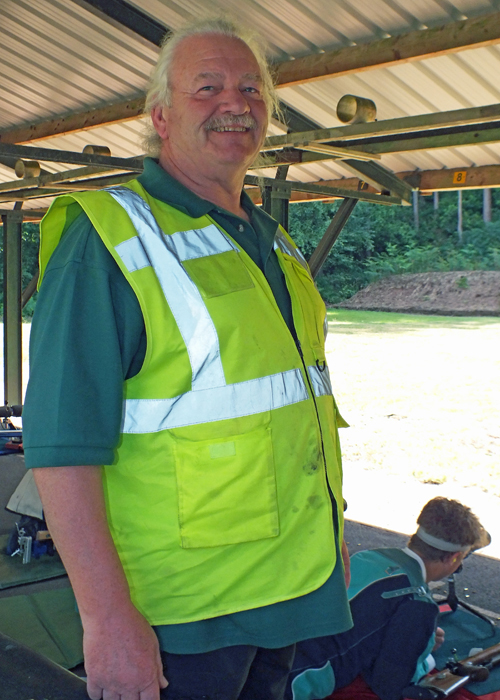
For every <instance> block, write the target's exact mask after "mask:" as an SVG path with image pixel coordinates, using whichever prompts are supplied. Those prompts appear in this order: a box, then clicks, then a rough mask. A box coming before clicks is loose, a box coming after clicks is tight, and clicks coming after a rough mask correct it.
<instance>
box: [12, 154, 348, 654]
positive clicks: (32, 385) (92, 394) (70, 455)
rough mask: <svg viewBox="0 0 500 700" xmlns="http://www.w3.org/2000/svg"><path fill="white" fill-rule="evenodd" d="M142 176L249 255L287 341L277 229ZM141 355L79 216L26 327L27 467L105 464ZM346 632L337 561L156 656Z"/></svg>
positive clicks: (164, 641)
mask: <svg viewBox="0 0 500 700" xmlns="http://www.w3.org/2000/svg"><path fill="white" fill-rule="evenodd" d="M144 166H145V167H144V172H143V173H142V174H141V175H140V176H139V178H138V179H139V181H140V182H141V184H142V185H143V186H144V188H145V189H146V190H147V191H148V193H149V194H150V195H152V196H153V197H154V198H156V199H159V200H161V201H164V202H167V203H168V204H171V205H172V206H174V207H176V208H177V209H180V210H182V211H184V212H186V213H187V214H189V215H190V216H192V217H193V218H198V217H200V216H203V215H204V214H208V215H209V216H211V217H212V218H213V219H214V220H215V221H216V222H217V223H218V224H220V226H221V227H222V228H223V229H224V230H225V231H227V233H228V234H229V235H230V236H231V237H232V238H234V240H235V241H236V242H237V243H238V245H240V246H241V247H242V248H243V249H244V250H245V251H246V252H247V253H248V255H250V257H251V258H252V260H253V261H254V262H255V263H256V264H257V265H258V266H259V267H260V269H261V270H262V272H263V273H264V275H265V277H266V279H267V281H268V284H269V286H270V288H271V290H272V292H273V294H274V297H275V299H276V302H277V304H278V307H279V308H280V310H281V313H282V314H283V317H284V319H285V321H286V323H287V325H288V327H289V329H290V332H291V333H292V334H294V328H293V319H292V311H291V302H290V297H289V294H288V291H287V288H286V283H285V279H284V276H283V273H282V271H281V268H280V266H279V263H278V259H277V257H276V254H275V252H274V249H273V242H274V235H275V232H276V227H277V224H276V221H274V220H273V219H272V218H271V217H269V216H268V215H267V214H266V213H265V212H264V211H263V210H262V209H260V208H258V207H256V206H255V205H254V204H253V203H252V202H251V200H250V199H249V197H248V196H247V195H246V194H245V193H243V194H242V200H241V203H242V206H243V208H244V210H245V212H246V213H247V214H248V216H249V219H250V222H247V221H245V220H244V219H241V218H240V217H238V216H235V215H233V214H231V213H229V212H227V211H225V210H223V209H220V208H218V207H216V206H215V205H214V204H212V203H211V202H208V201H206V200H203V199H201V198H200V197H197V196H196V195H195V194H194V193H192V192H191V191H190V190H188V189H187V188H185V187H184V186H183V185H181V184H180V183H179V182H178V181H177V180H175V179H174V178H172V177H171V176H170V175H168V173H166V172H165V171H164V170H163V168H161V167H160V166H159V165H158V164H157V163H156V162H155V161H154V160H151V159H149V158H147V159H146V160H145V163H144ZM145 350H146V334H145V328H144V320H143V316H142V312H141V310H140V307H139V303H138V301H137V298H136V296H135V294H134V292H133V291H132V289H131V287H130V285H129V284H128V282H127V281H126V280H125V278H124V277H123V275H122V273H121V271H120V269H119V268H118V266H117V264H116V263H115V261H114V260H113V258H112V256H111V255H110V254H109V252H108V250H107V249H106V247H105V246H104V244H103V242H102V241H101V239H100V237H99V235H98V234H97V232H96V231H95V229H94V228H93V226H92V224H91V223H90V221H89V219H88V218H87V216H86V215H85V214H81V215H80V216H79V217H78V218H77V219H76V220H75V221H74V222H73V223H72V224H71V226H69V227H68V229H67V230H66V231H65V233H64V235H63V237H62V239H61V242H60V244H59V245H58V247H57V249H56V250H55V252H54V254H53V255H52V257H51V259H50V261H49V264H48V266H47V270H46V272H45V276H44V282H43V285H42V287H41V289H40V293H39V296H38V300H37V306H36V311H35V316H34V318H33V324H32V329H31V341H30V381H29V385H28V390H27V393H26V400H25V406H24V410H23V442H24V449H25V459H26V465H27V467H28V468H33V467H46V466H52V467H53V466H78V465H82V464H91V465H101V464H112V462H113V459H114V450H115V448H116V446H117V444H118V440H119V435H120V426H121V418H122V397H123V381H124V379H128V378H130V377H133V376H134V375H135V374H137V372H138V371H139V369H140V368H141V365H142V362H143V360H144V356H145ZM53 407H57V410H54V409H53ZM335 520H336V518H335V517H334V521H335ZM166 594H168V591H166ZM350 626H351V620H350V613H349V606H348V602H347V596H346V593H345V587H344V584H343V570H342V565H341V564H340V556H339V564H338V566H336V567H335V571H334V572H333V574H332V576H331V577H330V579H329V580H328V581H327V582H326V583H325V584H324V585H323V586H321V587H320V588H319V589H318V590H316V591H314V592H313V593H309V594H308V595H305V596H302V597H300V598H296V599H294V600H290V601H284V602H281V603H276V604H274V605H270V606H266V607H263V608H258V609H255V610H247V611H243V612H239V613H234V614H232V615H225V616H222V617H218V618H213V619H209V620H202V621H198V622H190V623H184V624H178V625H162V626H158V627H156V628H155V630H156V633H157V635H158V638H159V640H160V647H161V648H162V649H163V650H165V651H170V652H172V653H200V652H205V651H211V650H213V649H217V648H222V647H225V646H233V645H237V644H251V645H256V646H262V647H271V648H276V647H282V646H288V645H289V644H292V643H293V642H296V641H299V640H302V639H307V638H310V637H318V636H323V635H327V634H336V633H338V632H341V631H344V630H345V629H348V628H349V627H350Z"/></svg>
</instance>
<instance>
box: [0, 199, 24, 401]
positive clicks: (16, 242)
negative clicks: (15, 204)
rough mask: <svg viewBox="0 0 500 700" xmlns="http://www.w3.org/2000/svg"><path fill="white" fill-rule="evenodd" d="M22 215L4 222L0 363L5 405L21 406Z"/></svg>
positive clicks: (8, 216) (7, 217)
mask: <svg viewBox="0 0 500 700" xmlns="http://www.w3.org/2000/svg"><path fill="white" fill-rule="evenodd" d="M22 222H23V215H22V213H21V212H18V211H12V212H9V213H8V214H5V215H3V216H2V223H3V362H4V402H5V403H6V404H7V403H9V404H11V405H12V404H22V325H21V324H22V305H21V281H22V280H21V240H22Z"/></svg>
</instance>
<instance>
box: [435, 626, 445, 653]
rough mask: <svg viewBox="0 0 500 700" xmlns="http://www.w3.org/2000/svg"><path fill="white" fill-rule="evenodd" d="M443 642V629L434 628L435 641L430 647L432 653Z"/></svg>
mask: <svg viewBox="0 0 500 700" xmlns="http://www.w3.org/2000/svg"><path fill="white" fill-rule="evenodd" d="M443 642H444V629H442V628H441V627H436V641H435V644H434V646H433V647H432V651H437V650H438V649H439V647H440V646H441V644H442V643H443Z"/></svg>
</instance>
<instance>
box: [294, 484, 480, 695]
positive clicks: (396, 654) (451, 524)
mask: <svg viewBox="0 0 500 700" xmlns="http://www.w3.org/2000/svg"><path fill="white" fill-rule="evenodd" d="M417 523H418V525H419V527H418V529H417V531H416V533H415V534H414V535H413V536H412V537H411V538H410V540H409V542H408V545H407V547H406V548H405V549H374V550H367V551H363V552H357V553H356V554H354V555H353V556H352V557H351V584H350V586H349V590H348V594H349V599H350V603H351V611H352V617H353V621H354V626H353V627H352V628H351V629H350V630H348V631H347V632H343V633H342V634H339V635H336V636H330V637H319V638H317V639H309V640H306V641H304V642H300V643H299V644H297V652H296V657H295V662H294V666H293V669H292V672H291V674H290V678H289V682H288V687H287V693H286V695H285V697H286V700H292V698H293V700H317V699H318V698H326V697H329V696H330V694H331V693H332V692H333V690H334V689H338V688H343V687H345V686H347V685H349V684H350V683H351V682H352V681H353V680H354V679H355V678H356V677H357V676H358V675H361V676H362V677H363V678H364V680H365V681H366V682H367V684H368V685H369V686H370V688H371V689H372V690H373V691H374V693H376V694H377V695H378V696H379V697H380V698H381V700H400V698H402V697H403V690H404V688H406V687H407V686H408V685H409V684H410V683H416V682H417V681H418V680H420V678H421V677H422V676H424V675H425V674H426V673H428V672H429V671H430V670H432V668H433V666H434V663H433V662H434V660H433V658H432V656H431V651H432V650H433V649H435V648H437V647H438V646H439V645H440V644H441V643H442V642H443V641H444V632H443V630H441V629H440V628H437V629H436V620H437V615H438V612H439V609H438V606H437V604H436V602H435V601H434V600H433V598H432V596H431V593H430V590H429V587H428V585H427V584H428V583H429V582H430V581H439V580H441V579H444V578H446V577H448V576H451V574H453V573H454V572H455V571H457V569H458V568H459V567H460V566H461V564H462V561H463V560H464V559H465V557H466V556H467V555H468V554H470V552H472V551H474V550H476V549H479V548H481V547H484V546H486V545H487V544H489V543H490V536H489V534H488V533H487V532H486V530H485V529H484V528H483V526H482V525H481V523H480V522H479V520H478V518H477V517H476V516H475V515H474V513H472V512H471V510H470V509H469V508H467V507H466V506H464V505H462V504H461V503H459V502H458V501H454V500H450V499H447V498H441V497H438V498H433V499H432V500H431V501H429V502H428V503H427V504H426V505H425V506H424V508H423V510H422V512H421V513H420V515H419V517H418V520H417ZM334 603H335V601H333V604H334Z"/></svg>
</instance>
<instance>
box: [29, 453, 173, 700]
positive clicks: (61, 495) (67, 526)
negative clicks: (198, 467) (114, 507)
mask: <svg viewBox="0 0 500 700" xmlns="http://www.w3.org/2000/svg"><path fill="white" fill-rule="evenodd" d="M33 473H34V477H35V482H36V485H37V487H38V491H39V492H40V497H41V499H42V503H43V507H44V513H45V518H46V520H47V524H48V526H49V530H50V533H51V535H52V538H53V540H54V542H55V544H56V546H57V549H58V552H59V554H60V555H61V558H62V560H63V562H64V566H65V567H66V571H67V572H68V575H69V578H70V581H71V585H72V587H73V590H74V592H75V596H76V600H77V603H78V609H79V611H80V615H81V618H82V623H83V630H84V633H83V651H84V657H85V669H86V672H87V677H88V682H87V692H88V694H89V696H90V698H91V700H100V698H103V700H159V698H160V688H166V686H167V681H166V680H165V678H164V676H163V670H162V664H161V659H160V652H159V648H158V640H157V639H156V635H155V633H154V631H153V630H152V628H151V626H150V625H149V624H148V622H147V621H146V620H145V618H144V617H143V616H142V615H141V614H140V613H139V611H138V610H137V608H136V607H135V606H134V605H133V604H132V602H131V600H130V591H129V587H128V583H127V580H126V578H125V574H124V571H123V567H122V564H121V562H120V559H119V557H118V553H117V551H116V547H115V545H114V542H113V540H112V538H111V533H110V531H109V527H108V522H107V518H106V506H105V503H104V493H103V487H102V476H101V469H100V467H94V466H80V467H44V468H40V469H34V470H33Z"/></svg>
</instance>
